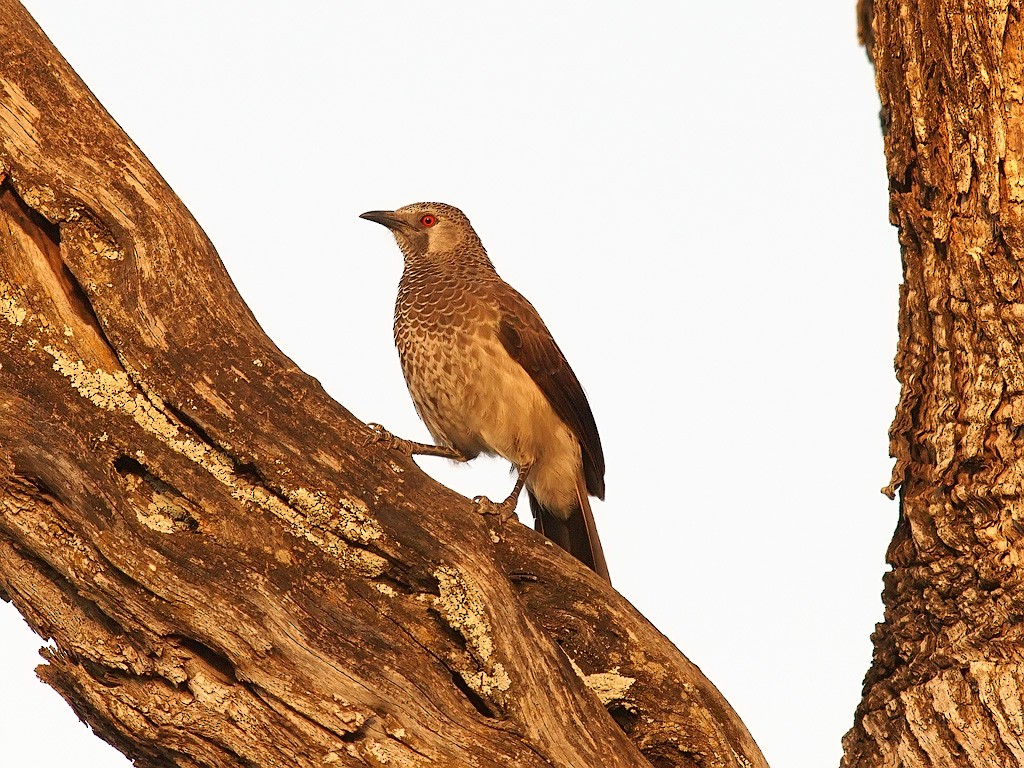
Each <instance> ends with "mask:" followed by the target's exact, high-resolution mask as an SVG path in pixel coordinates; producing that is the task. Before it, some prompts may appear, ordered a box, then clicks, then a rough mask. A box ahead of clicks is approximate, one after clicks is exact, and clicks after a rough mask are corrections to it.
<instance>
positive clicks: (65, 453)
mask: <svg viewBox="0 0 1024 768" xmlns="http://www.w3.org/2000/svg"><path fill="white" fill-rule="evenodd" d="M0 180H2V185H0V597H3V598H4V599H6V600H10V601H11V602H13V603H14V604H15V605H16V606H17V608H18V609H19V610H20V611H21V612H22V613H23V615H24V616H25V618H26V619H27V620H28V622H29V623H30V625H31V626H32V627H33V628H34V629H35V630H36V631H37V632H38V633H39V634H40V635H42V636H43V637H45V638H52V639H53V641H54V643H55V648H56V649H55V650H54V651H52V652H48V653H47V658H48V663H47V664H46V665H44V666H42V667H40V669H39V674H40V676H41V677H42V678H43V679H44V680H45V681H46V682H48V683H49V684H51V685H52V686H54V687H55V688H56V689H57V690H58V691H59V692H60V693H61V694H62V695H63V696H64V697H65V698H66V699H67V700H68V701H69V702H70V704H71V705H72V707H74V709H75V711H76V712H77V713H78V714H79V716H80V717H82V719H83V720H85V721H87V722H88V723H89V724H90V725H91V726H92V727H93V728H94V729H95V730H96V732H97V733H98V734H100V735H101V736H102V737H103V738H104V739H106V740H108V741H109V742H111V743H112V744H114V745H115V746H116V747H117V748H118V749H120V750H121V751H123V752H124V753H125V754H126V755H128V756H129V757H131V758H133V759H134V760H136V762H137V764H138V765H140V766H171V765H175V766H238V765H245V766H290V767H292V766H314V765H316V766H319V765H323V764H325V763H326V764H331V763H338V764H343V765H378V764H385V763H386V764H388V765H392V766H394V765H409V766H415V765H444V766H454V765H476V766H498V765H503V766H507V765H516V766H527V767H528V766H570V765H572V766H577V767H579V766H641V765H649V764H652V765H658V766H712V765H714V766H736V767H737V768H739V766H765V765H766V763H765V762H764V759H763V758H762V757H761V755H760V753H759V751H758V750H757V747H756V745H755V744H754V742H753V741H752V739H751V738H750V735H749V734H748V733H747V731H746V729H745V728H744V727H743V725H742V723H741V722H740V720H739V718H738V717H737V716H736V715H735V714H734V713H733V712H732V710H731V709H730V708H729V706H728V704H727V703H726V702H725V701H724V700H723V699H722V697H721V695H720V694H719V693H718V692H717V691H716V690H715V688H714V686H713V685H711V683H710V682H708V681H707V680H706V679H705V678H704V677H703V675H701V673H700V671H699V670H698V669H697V668H696V667H694V666H693V665H692V664H690V663H689V662H688V661H687V660H686V659H685V658H684V657H683V656H682V655H681V654H680V653H679V652H678V651H677V650H676V649H675V648H674V647H673V646H672V644H671V643H670V642H669V641H668V640H667V639H666V638H664V637H663V636H661V635H660V633H658V632H657V630H656V629H654V627H652V626H651V625H650V624H649V623H647V622H646V621H645V620H644V619H643V617H641V616H640V615H639V614H638V613H637V612H636V611H635V610H634V609H633V608H632V606H630V605H629V604H628V603H627V602H626V601H625V600H624V599H623V598H622V597H621V596H619V595H618V594H617V593H615V592H614V590H612V589H611V588H610V587H609V586H608V585H607V584H605V583H604V582H602V580H601V579H599V578H596V577H595V576H594V574H592V573H591V572H590V571H588V570H587V569H585V568H583V567H582V566H580V565H579V564H578V563H576V561H574V560H573V559H572V558H571V557H569V556H567V555H565V554H564V553H563V552H562V551H561V550H559V549H557V548H554V547H551V546H549V545H546V544H545V543H544V541H543V540H542V539H541V538H540V537H538V536H537V535H536V534H534V533H533V532H532V531H530V530H528V529H527V528H526V527H524V526H520V525H515V524H509V525H506V526H503V527H500V528H496V527H495V524H494V522H493V521H491V520H488V519H485V518H483V517H482V516H480V515H478V514H476V513H475V512H473V511H472V508H471V506H470V505H469V504H468V502H467V500H466V499H463V498H462V497H460V496H458V495H457V494H455V493H453V492H451V491H449V490H447V489H445V488H443V487H441V486H439V485H437V484H436V483H434V482H433V481H431V480H430V479H429V478H428V477H426V476H425V475H424V474H422V473H421V472H420V471H419V470H418V469H417V468H416V466H415V464H414V463H413V462H412V461H410V460H408V459H406V458H405V457H403V456H401V455H397V454H394V453H389V452H388V451H386V450H385V449H384V448H382V447H380V446H377V445H367V444H366V440H367V437H368V435H369V432H368V430H367V429H366V428H365V426H364V425H363V424H361V423H360V422H359V421H358V420H356V419H355V418H353V417H352V416H351V414H349V413H348V412H347V411H345V409H344V408H342V407H341V406H340V405H338V404H337V403H335V402H334V401H332V400H331V399H330V398H329V397H328V396H327V395H326V394H325V393H324V391H323V390H322V389H321V388H320V386H319V385H318V384H317V382H316V381H315V380H313V379H311V378H310V377H308V376H307V375H305V374H304V373H302V372H301V371H300V370H298V369H297V368H296V367H295V365H294V364H293V363H292V362H291V361H290V360H288V358H287V357H285V356H284V355H283V354H282V352H281V351H280V350H278V349H277V348H276V347H275V346H274V345H273V344H272V343H271V342H270V341H269V340H268V339H267V337H266V336H265V335H264V334H263V332H262V331H261V330H260V328H259V326H258V325H257V323H256V321H255V319H254V318H253V316H252V314H251V313H250V312H249V310H248V309H247V307H246V306H245V304H244V303H243V302H242V300H241V299H240V297H239V296H238V294H237V293H236V292H235V290H234V288H233V286H232V284H231V281H230V279H229V278H228V276H227V274H226V273H225V271H224V269H223V266H222V265H221V263H220V261H219V260H218V258H217V256H216V253H215V251H214V249H213V247H212V245H211V244H210V242H209V241H208V240H207V238H206V236H205V235H204V234H203V232H202V231H201V230H200V228H199V227H198V225H197V224H196V223H195V221H194V220H193V219H192V218H191V216H190V215H189V214H188V212H187V210H185V208H184V206H183V205H182V203H181V202H180V201H179V200H178V199H177V198H176V197H175V195H174V194H173V193H172V192H171V190H170V189H169V188H168V187H167V186H166V184H165V183H164V182H163V180H162V179H161V178H160V176H159V175H158V174H157V172H156V171H155V170H154V169H153V168H152V167H151V166H150V164H149V162H148V161H147V160H146V158H145V157H144V156H143V155H142V153H141V152H140V151H139V149H138V148H137V147H135V146H134V144H132V143H131V141H130V140H129V139H128V138H127V137H126V136H124V134H123V133H122V132H121V131H120V129H119V128H118V127H117V126H116V124H115V123H114V122H113V120H111V118H110V117H109V116H108V115H107V114H106V113H105V112H104V110H103V109H102V107H101V106H100V105H99V104H98V102H97V101H96V99H95V98H94V97H93V96H92V94H91V93H90V92H89V91H88V89H87V88H86V87H85V86H84V85H83V84H82V83H81V82H80V80H79V79H78V78H77V76H76V75H75V74H74V72H73V71H72V70H71V69H70V67H69V66H68V65H67V63H66V62H64V61H63V59H62V58H61V57H60V56H59V54H58V53H57V52H56V51H55V50H54V49H53V47H52V46H51V45H50V43H49V41H48V40H46V38H45V36H44V35H43V34H42V32H41V31H40V30H39V29H38V27H37V26H36V25H35V24H34V22H32V20H31V19H30V17H29V16H28V14H27V13H26V12H25V10H24V9H23V8H22V7H21V6H20V5H19V4H18V3H16V2H14V0H0ZM257 219H258V214H254V221H255V220H257ZM352 364H353V369H354V370H353V374H354V375H358V374H357V373H356V371H355V369H356V367H357V365H358V361H352Z"/></svg>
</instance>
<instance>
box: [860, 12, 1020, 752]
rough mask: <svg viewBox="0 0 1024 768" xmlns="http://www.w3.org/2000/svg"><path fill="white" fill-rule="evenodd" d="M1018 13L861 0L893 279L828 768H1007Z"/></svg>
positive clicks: (1015, 562)
mask: <svg viewBox="0 0 1024 768" xmlns="http://www.w3.org/2000/svg"><path fill="white" fill-rule="evenodd" d="M1020 9H1021V8H1020V3H1019V2H1015V3H1007V2H1000V1H999V0H995V2H979V1H978V0H909V2H908V0H875V1H874V2H873V3H872V2H871V0H861V3H860V6H859V9H858V10H859V13H858V15H859V17H860V20H861V39H862V41H864V42H865V44H866V45H867V46H868V49H869V55H870V56H871V59H872V61H873V62H874V65H875V70H876V78H877V85H878V92H879V95H880V96H881V102H882V127H883V131H884V133H885V152H886V160H887V167H888V175H889V184H890V191H891V198H890V199H891V206H890V215H891V220H892V222H893V224H895V225H896V226H897V227H898V228H899V240H900V244H901V246H902V253H903V264H904V283H903V286H902V289H901V292H900V317H899V330H900V341H899V348H898V351H897V357H896V367H897V372H898V376H899V379H900V382H901V384H902V395H901V398H900V402H899V405H898V408H897V413H896V418H895V421H894V423H893V426H892V430H891V440H892V442H891V447H892V453H893V456H894V457H895V459H896V465H895V469H894V472H893V478H892V484H891V486H890V487H889V488H888V489H887V490H888V491H889V492H890V493H894V492H895V491H896V490H897V489H898V491H899V495H900V520H899V524H898V526H897V529H896V532H895V534H894V537H893V541H892V544H891V545H890V548H889V551H888V559H889V562H890V563H891V565H892V570H891V572H890V573H888V574H886V576H885V588H884V601H885V622H884V623H883V624H881V625H879V626H878V628H877V631H876V632H875V635H874V644H875V653H874V660H873V663H872V666H871V669H870V671H869V672H868V675H867V678H866V680H865V687H864V697H863V701H862V702H861V704H860V707H859V708H858V710H857V714H856V720H855V725H854V727H853V729H852V730H851V731H850V732H849V733H848V734H847V736H846V738H845V741H844V746H845V757H844V760H843V765H844V766H848V767H849V768H853V767H854V766H857V768H867V767H868V766H906V767H907V768H910V767H911V766H922V767H923V766H936V765H950V766H953V765H955V766H985V768H994V767H996V766H1019V765H1022V764H1024V707H1022V698H1024V666H1022V658H1024V643H1022V641H1024V583H1022V578H1021V575H1022V573H1024V570H1022V568H1021V566H1022V563H1024V539H1022V534H1024V527H1022V522H1024V505H1022V500H1021V494H1022V488H1024V486H1022V483H1024V283H1022V280H1021V276H1022V259H1024V53H1022V44H1024V27H1022V24H1021V18H1020Z"/></svg>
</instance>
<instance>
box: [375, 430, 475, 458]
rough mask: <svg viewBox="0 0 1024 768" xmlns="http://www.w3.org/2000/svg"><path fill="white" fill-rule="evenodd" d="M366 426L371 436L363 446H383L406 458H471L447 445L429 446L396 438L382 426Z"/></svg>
mask: <svg viewBox="0 0 1024 768" xmlns="http://www.w3.org/2000/svg"><path fill="white" fill-rule="evenodd" d="M366 426H368V427H369V428H370V436H369V437H367V438H366V441H365V442H364V443H363V445H378V444H379V445H383V446H384V447H385V448H387V449H388V450H391V451H399V452H401V453H404V454H405V455H406V456H440V457H441V458H442V459H451V460H452V461H469V458H470V457H469V456H466V455H465V454H464V453H462V452H461V451H460V450H458V449H457V448H451V447H449V446H447V445H428V444H427V443H417V442H416V441H415V440H405V439H403V438H401V437H395V436H394V435H392V434H391V433H390V432H388V431H387V430H386V429H384V427H382V426H381V425H380V424H374V423H372V422H371V423H369V424H367V425H366Z"/></svg>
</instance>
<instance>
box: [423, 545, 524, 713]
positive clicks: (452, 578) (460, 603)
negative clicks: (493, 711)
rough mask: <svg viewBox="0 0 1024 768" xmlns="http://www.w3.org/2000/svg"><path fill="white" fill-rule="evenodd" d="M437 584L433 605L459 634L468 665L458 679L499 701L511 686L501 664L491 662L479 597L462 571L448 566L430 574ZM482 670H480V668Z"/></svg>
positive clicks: (491, 647)
mask: <svg viewBox="0 0 1024 768" xmlns="http://www.w3.org/2000/svg"><path fill="white" fill-rule="evenodd" d="M434 577H435V578H436V579H437V583H438V592H439V594H438V596H437V597H436V598H434V601H433V605H434V608H435V609H436V610H437V612H438V613H440V614H441V616H442V617H443V618H444V620H445V621H446V622H448V625H449V626H450V627H451V628H452V629H454V630H456V631H457V632H458V633H459V634H461V635H462V637H463V639H464V640H465V641H466V649H467V650H468V651H469V655H470V656H471V657H472V658H471V659H469V658H467V659H466V661H467V662H470V661H473V660H475V662H476V666H477V669H472V668H471V667H472V666H474V665H472V664H469V663H467V664H465V665H460V666H461V667H463V668H460V669H458V672H459V674H460V675H461V676H462V679H463V680H465V681H466V684H467V685H469V686H470V688H472V689H473V690H475V691H476V692H477V693H479V694H481V695H482V696H486V697H488V698H491V699H495V700H497V701H499V703H500V702H501V700H502V696H501V694H502V693H503V692H504V691H507V690H508V689H509V688H510V687H511V686H512V681H511V679H510V678H509V676H508V672H506V670H505V667H504V665H502V664H501V662H497V661H495V660H494V659H493V656H494V639H493V637H492V630H491V623H490V621H488V619H487V613H486V611H485V609H484V600H483V594H482V593H481V591H480V589H479V588H478V587H477V586H476V585H475V584H473V583H472V582H471V581H470V580H469V579H468V577H467V576H466V574H465V572H464V571H462V570H461V569H459V568H455V567H451V566H444V565H443V566H441V567H439V568H437V569H436V570H435V571H434ZM481 667H482V669H480V668H481Z"/></svg>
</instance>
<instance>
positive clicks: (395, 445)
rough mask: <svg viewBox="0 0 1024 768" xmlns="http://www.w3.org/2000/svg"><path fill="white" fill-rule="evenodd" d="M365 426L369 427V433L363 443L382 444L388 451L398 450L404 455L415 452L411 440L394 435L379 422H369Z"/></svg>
mask: <svg viewBox="0 0 1024 768" xmlns="http://www.w3.org/2000/svg"><path fill="white" fill-rule="evenodd" d="M366 426H368V427H369V428H370V435H369V437H367V438H366V441H365V442H364V443H363V445H383V446H384V447H385V448H387V449H388V450H389V451H399V452H400V453H404V454H405V455H406V456H412V455H413V453H414V452H415V445H414V444H413V443H412V442H411V441H409V440H403V439H402V438H400V437H395V436H394V435H393V434H391V433H390V432H388V431H387V430H386V429H384V427H382V426H381V425H380V424H374V423H370V424H367V425H366Z"/></svg>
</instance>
